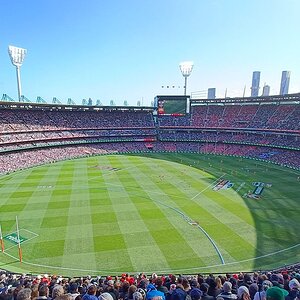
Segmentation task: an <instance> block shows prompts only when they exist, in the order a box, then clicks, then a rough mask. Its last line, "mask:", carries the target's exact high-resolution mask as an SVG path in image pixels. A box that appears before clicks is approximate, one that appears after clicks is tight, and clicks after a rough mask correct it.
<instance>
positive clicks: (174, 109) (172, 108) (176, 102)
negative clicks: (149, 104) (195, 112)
mask: <svg viewBox="0 0 300 300" xmlns="http://www.w3.org/2000/svg"><path fill="white" fill-rule="evenodd" d="M157 98H158V99H157V112H158V114H159V115H185V114H186V113H187V103H188V101H187V98H186V97H180V98H179V97H176V98H175V97H174V98H171V97H159V96H158V97H157Z"/></svg>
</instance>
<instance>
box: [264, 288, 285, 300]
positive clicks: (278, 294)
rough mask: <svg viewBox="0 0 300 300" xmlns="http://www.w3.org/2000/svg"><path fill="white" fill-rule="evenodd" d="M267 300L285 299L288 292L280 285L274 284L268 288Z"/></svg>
mask: <svg viewBox="0 0 300 300" xmlns="http://www.w3.org/2000/svg"><path fill="white" fill-rule="evenodd" d="M266 295H267V300H285V297H286V296H287V295H288V292H287V291H286V290H284V289H281V288H279V287H278V286H273V287H270V288H269V289H267V294H266Z"/></svg>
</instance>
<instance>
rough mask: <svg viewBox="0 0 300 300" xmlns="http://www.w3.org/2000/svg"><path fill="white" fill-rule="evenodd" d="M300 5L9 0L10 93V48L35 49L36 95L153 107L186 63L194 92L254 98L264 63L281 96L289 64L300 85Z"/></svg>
mask: <svg viewBox="0 0 300 300" xmlns="http://www.w3.org/2000/svg"><path fill="white" fill-rule="evenodd" d="M299 12H300V1H299V0H160V1H159V0H109V1H107V0H14V1H11V0H1V22H0V28H1V31H0V32H1V34H0V37H1V39H0V94H1V95H2V94H3V93H6V94H8V95H9V96H11V97H13V98H17V84H16V76H15V69H14V67H13V66H12V64H11V62H10V59H9V56H8V52H7V47H8V45H14V46H17V47H23V48H26V49H28V53H27V56H26V58H25V61H24V63H23V66H22V68H21V81H22V92H23V94H24V95H25V96H26V97H27V98H29V99H32V100H35V99H36V97H37V96H41V97H42V98H44V99H45V100H47V101H49V102H51V101H52V98H53V97H57V98H58V99H60V100H61V101H62V102H66V100H67V98H72V99H73V100H74V101H75V102H77V103H81V100H82V99H83V98H85V99H88V98H89V97H91V98H92V99H93V100H94V101H95V100H96V99H100V100H101V101H102V103H103V104H105V105H108V103H109V101H110V100H111V99H113V100H114V101H115V102H116V104H118V105H121V104H123V102H124V100H127V101H128V102H129V104H131V105H136V103H137V101H138V100H140V101H142V102H143V104H145V105H149V104H150V101H151V100H153V98H154V96H155V95H157V94H170V93H174V94H181V93H183V89H182V86H183V83H184V79H183V77H182V75H181V73H180V70H179V63H180V62H181V61H185V60H191V61H193V62H194V69H193V72H192V74H191V76H190V77H189V79H188V93H191V92H196V91H203V90H207V88H209V87H215V88H216V89H217V96H218V97H223V96H224V95H225V89H226V88H227V96H231V97H234V96H241V95H242V94H243V89H244V86H245V85H246V96H247V95H250V85H251V79H252V72H253V71H256V70H259V71H261V83H260V85H261V86H263V84H264V83H267V84H268V85H270V86H271V93H272V94H278V93H279V85H280V79H281V72H282V71H283V70H289V71H291V82H290V92H292V93H294V92H300V39H299V28H300V18H299ZM167 85H169V86H172V85H175V86H176V88H175V89H166V88H162V86H167ZM178 86H180V87H181V88H178Z"/></svg>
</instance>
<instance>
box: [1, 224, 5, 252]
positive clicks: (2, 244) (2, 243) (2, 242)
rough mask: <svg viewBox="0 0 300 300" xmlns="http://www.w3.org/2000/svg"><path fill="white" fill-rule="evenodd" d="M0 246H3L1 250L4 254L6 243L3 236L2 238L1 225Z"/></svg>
mask: <svg viewBox="0 0 300 300" xmlns="http://www.w3.org/2000/svg"><path fill="white" fill-rule="evenodd" d="M0 244H1V250H2V252H4V241H3V236H2V229H1V225H0Z"/></svg>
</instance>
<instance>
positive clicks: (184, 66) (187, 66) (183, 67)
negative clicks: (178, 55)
mask: <svg viewBox="0 0 300 300" xmlns="http://www.w3.org/2000/svg"><path fill="white" fill-rule="evenodd" d="M193 67H194V63H193V62H192V61H184V62H182V63H180V64H179V68H180V71H181V74H182V76H183V77H184V95H186V85H187V78H188V77H189V76H190V75H191V73H192V70H193Z"/></svg>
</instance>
